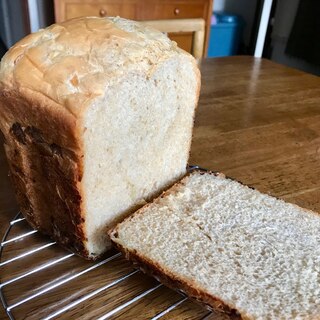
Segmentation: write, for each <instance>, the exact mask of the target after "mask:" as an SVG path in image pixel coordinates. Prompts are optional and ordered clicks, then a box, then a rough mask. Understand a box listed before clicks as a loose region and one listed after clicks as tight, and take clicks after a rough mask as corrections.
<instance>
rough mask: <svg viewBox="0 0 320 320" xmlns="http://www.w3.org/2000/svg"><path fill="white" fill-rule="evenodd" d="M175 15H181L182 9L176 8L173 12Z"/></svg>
mask: <svg viewBox="0 0 320 320" xmlns="http://www.w3.org/2000/svg"><path fill="white" fill-rule="evenodd" d="M173 13H174V15H175V16H177V15H178V14H179V13H180V9H179V8H175V9H174V10H173Z"/></svg>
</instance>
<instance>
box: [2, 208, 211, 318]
mask: <svg viewBox="0 0 320 320" xmlns="http://www.w3.org/2000/svg"><path fill="white" fill-rule="evenodd" d="M16 229H18V231H19V233H18V234H16V233H17V232H16ZM33 237H37V240H38V241H37V243H36V245H35V246H34V247H32V246H31V248H28V247H29V246H28V245H25V246H23V250H22V252H21V244H22V243H23V244H27V242H28V241H31V239H32V238H33ZM16 244H18V245H20V247H19V250H18V254H17V255H15V254H13V256H10V255H8V254H7V253H6V249H7V248H8V247H9V246H11V247H12V246H14V245H16ZM25 247H27V248H25ZM55 247H58V249H54V248H55ZM53 249H54V250H60V251H59V254H57V256H55V257H53V258H51V259H49V260H47V259H46V258H45V253H46V251H47V250H53ZM11 252H12V253H14V252H15V250H14V248H13V249H12V250H11ZM34 255H40V257H41V255H44V258H42V259H37V262H36V264H35V266H33V267H32V268H31V269H29V270H22V272H20V273H18V274H16V275H14V276H10V273H9V276H7V277H6V278H5V279H4V280H2V279H3V277H2V271H3V270H4V269H5V268H7V269H10V268H11V266H12V265H13V264H18V266H19V267H20V268H21V264H24V261H26V260H27V259H29V260H30V259H33V257H34ZM4 256H5V257H4ZM121 258H122V257H121V253H118V252H113V253H111V255H110V256H108V257H106V258H105V259H104V260H101V261H97V262H94V263H90V264H89V265H85V267H84V268H82V269H81V270H80V271H78V272H76V273H72V272H71V273H70V274H68V273H67V276H65V277H62V278H61V279H60V278H59V276H60V275H59V274H56V275H55V277H56V279H54V281H49V282H48V283H45V284H44V285H42V286H40V288H39V289H37V290H35V291H34V292H32V293H28V294H24V295H23V296H22V297H21V298H20V297H19V296H14V297H12V294H11V295H10V297H9V295H8V293H7V292H6V289H7V288H8V287H10V286H16V287H17V286H19V283H20V282H21V281H24V282H28V279H30V278H31V277H35V276H37V275H38V274H40V273H43V272H45V273H46V274H49V273H54V272H55V268H57V266H61V265H62V264H66V263H68V261H70V259H77V260H76V261H79V263H84V262H82V261H83V260H82V259H81V258H77V257H75V255H74V254H73V253H69V252H67V251H63V249H60V248H59V246H57V245H56V242H53V241H50V240H49V239H48V238H46V237H42V236H41V235H39V234H38V233H37V231H36V230H32V229H31V228H30V227H29V226H28V224H27V223H26V221H25V219H24V218H23V217H22V215H21V214H20V213H18V214H17V215H16V216H15V218H14V219H13V220H12V221H11V222H10V225H9V226H8V229H7V231H6V233H5V235H4V237H3V239H2V241H1V247H0V275H1V282H0V298H1V302H2V304H3V307H4V309H5V311H6V313H7V315H8V317H9V319H19V318H21V317H20V316H19V314H18V315H15V314H14V312H15V310H16V309H18V308H19V307H20V308H21V307H23V308H24V309H28V305H31V304H32V303H33V302H35V301H36V300H37V299H39V298H40V297H42V296H44V295H50V293H52V292H53V291H54V290H57V289H60V288H61V287H62V286H63V285H65V284H68V285H69V284H70V283H72V282H74V281H75V280H77V281H81V280H82V279H83V278H85V276H86V275H87V276H88V277H90V274H89V273H90V272H91V273H92V272H93V270H96V269H97V268H99V267H101V266H106V265H108V264H110V263H112V262H113V261H115V260H118V259H121ZM34 260H35V259H34ZM121 261H122V260H121ZM121 261H120V262H121ZM33 262H34V261H33ZM86 263H87V264H88V262H86ZM123 263H125V260H124V259H123ZM130 268H131V267H130ZM22 269H23V268H22ZM139 273H140V271H139V270H135V269H133V268H131V269H129V272H127V273H125V274H124V275H121V276H119V277H117V278H115V279H112V280H111V281H110V282H107V283H105V284H102V285H101V284H100V283H97V284H96V285H95V287H94V290H91V288H90V290H91V291H89V292H85V293H84V294H81V295H79V296H78V297H77V298H76V299H74V300H72V301H69V302H68V303H66V304H65V305H63V306H62V307H58V308H56V309H55V310H53V309H52V308H49V310H50V312H48V313H47V314H46V315H45V316H42V317H41V318H42V319H45V320H49V319H55V318H58V317H59V318H60V317H61V316H63V315H64V314H65V313H66V312H69V311H70V310H76V311H77V308H79V310H80V311H81V310H82V311H81V312H83V308H84V307H85V305H86V302H88V301H89V300H90V299H91V298H94V297H96V296H98V295H99V294H101V293H105V292H107V291H108V289H112V288H115V287H116V286H117V285H119V284H121V283H123V282H125V281H126V280H127V279H130V278H132V277H134V276H135V275H139ZM107 276H108V275H106V277H107ZM141 277H144V276H143V275H142V274H141ZM162 287H163V285H162V284H161V283H159V282H153V285H152V286H151V287H150V288H147V289H146V290H145V289H143V291H142V292H139V293H138V294H136V295H135V296H134V297H131V298H130V299H129V300H126V301H124V302H121V303H120V304H119V305H117V306H116V307H114V308H113V309H111V310H107V311H105V310H104V311H103V312H102V313H101V314H99V315H98V316H96V317H95V318H97V319H99V320H104V319H109V318H110V317H115V316H117V314H118V313H119V312H121V311H125V310H126V309H127V308H128V307H129V306H132V305H134V304H135V303H137V302H139V301H140V300H141V299H143V298H145V297H146V296H148V295H151V294H157V291H159V289H160V288H162ZM159 294H161V293H159ZM8 299H9V300H11V301H13V302H10V301H9V302H8ZM187 300H188V299H187V298H186V297H185V296H183V295H182V294H180V295H179V297H178V299H177V300H175V301H173V302H172V303H171V304H170V305H169V306H166V307H165V308H164V309H163V310H161V311H160V312H159V311H158V313H157V314H155V315H154V316H152V317H149V319H152V320H157V319H160V318H162V317H163V316H165V315H167V314H168V313H169V312H172V311H173V310H174V309H176V308H178V307H179V306H181V305H182V304H183V303H185V302H187ZM76 311H75V312H76ZM210 314H211V313H210V312H204V314H203V315H202V316H201V317H200V318H202V319H205V318H207V317H208V316H209V315H210ZM75 318H79V317H75ZM119 319H123V318H121V317H120V318H119ZM179 319H181V318H180V317H179Z"/></svg>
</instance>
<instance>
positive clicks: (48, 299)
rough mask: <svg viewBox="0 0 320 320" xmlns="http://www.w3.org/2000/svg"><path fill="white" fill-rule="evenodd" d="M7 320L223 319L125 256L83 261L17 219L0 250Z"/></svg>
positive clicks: (116, 254)
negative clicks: (136, 267)
mask: <svg viewBox="0 0 320 320" xmlns="http://www.w3.org/2000/svg"><path fill="white" fill-rule="evenodd" d="M0 276H1V280H0V297H1V301H2V304H3V307H4V309H5V311H6V313H7V315H8V317H9V319H46V320H49V319H99V320H103V319H153V320H156V319H160V318H161V319H222V318H221V317H220V316H217V315H214V314H213V313H211V312H208V310H206V309H204V308H202V307H200V306H199V305H197V304H195V303H193V302H192V301H190V300H189V299H187V298H186V297H185V296H183V295H182V294H181V293H178V292H175V291H173V290H170V289H168V288H166V287H164V286H163V285H162V284H161V283H159V282H157V281H156V280H155V279H153V278H150V277H148V276H146V275H144V274H143V273H141V272H140V271H139V270H136V269H133V267H132V266H131V264H130V263H128V262H127V261H126V260H125V259H124V258H123V256H122V255H121V253H119V252H116V251H112V252H110V254H109V255H107V256H106V257H105V258H104V259H103V260H100V261H96V262H89V261H85V260H83V259H82V258H79V257H77V256H76V255H75V254H73V253H70V252H68V251H65V250H64V249H62V248H60V247H59V246H58V245H57V244H56V242H53V241H51V240H50V239H49V238H47V237H45V236H42V235H40V234H39V233H38V232H37V231H36V230H33V229H31V227H30V226H29V225H28V223H27V222H26V221H25V219H24V218H23V216H22V215H21V214H20V213H19V214H17V215H16V217H15V218H14V219H13V220H12V221H11V222H10V225H8V228H7V231H6V233H5V235H4V237H3V239H2V242H1V247H0Z"/></svg>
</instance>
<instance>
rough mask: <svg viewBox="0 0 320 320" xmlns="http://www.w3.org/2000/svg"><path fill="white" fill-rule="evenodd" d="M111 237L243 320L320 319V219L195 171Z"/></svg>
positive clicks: (165, 276)
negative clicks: (238, 315)
mask: <svg viewBox="0 0 320 320" xmlns="http://www.w3.org/2000/svg"><path fill="white" fill-rule="evenodd" d="M110 235H111V240H112V241H113V242H114V244H115V245H116V246H117V247H118V248H119V249H120V250H121V251H122V252H124V254H125V255H126V257H127V258H129V259H131V260H133V261H136V262H138V264H140V265H141V266H142V269H145V270H146V272H148V273H151V274H153V275H154V276H156V277H157V278H158V279H159V280H160V281H162V282H164V283H165V284H167V285H168V286H170V287H173V288H176V289H180V290H182V291H184V292H185V293H187V294H188V295H189V296H190V297H192V298H195V299H197V300H200V301H202V302H204V303H205V304H207V305H209V306H210V307H212V308H213V309H215V310H220V311H224V312H228V313H233V314H235V313H238V314H240V316H241V317H242V319H264V320H265V319H320V216H319V215H318V214H316V213H314V212H312V211H308V210H305V209H302V208H300V207H298V206H296V205H293V204H290V203H286V202H284V201H282V200H279V199H276V198H274V197H271V196H269V195H265V194H262V193H260V192H258V191H256V190H253V189H251V188H249V187H247V186H244V185H242V184H240V183H238V182H236V181H233V180H231V179H228V178H226V177H225V176H224V175H222V174H214V173H204V172H199V171H197V172H194V173H192V174H190V175H188V176H186V177H184V178H183V179H182V180H181V181H180V182H179V183H177V184H175V185H174V186H173V187H172V188H170V189H169V190H168V191H167V192H165V193H164V194H163V195H162V196H160V197H158V198H157V199H155V200H154V201H153V202H152V203H150V204H148V205H146V206H144V207H143V208H141V209H140V210H138V211H137V212H136V213H135V214H133V215H132V216H130V217H129V218H127V219H126V220H125V221H123V222H122V223H120V224H118V225H117V226H116V227H115V228H114V229H113V230H112V231H111V232H110Z"/></svg>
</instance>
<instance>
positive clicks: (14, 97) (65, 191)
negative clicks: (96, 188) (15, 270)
mask: <svg viewBox="0 0 320 320" xmlns="http://www.w3.org/2000/svg"><path fill="white" fill-rule="evenodd" d="M0 95H1V96H0V101H1V102H0V103H1V108H0V116H1V118H2V121H0V129H1V131H2V132H3V135H4V137H5V144H4V146H5V152H6V156H7V159H8V164H9V170H10V176H11V180H12V183H13V187H14V189H15V193H16V197H17V201H18V203H19V205H20V208H21V211H22V214H23V215H24V217H25V218H26V220H27V221H28V222H29V223H30V224H31V225H32V226H33V227H34V228H35V229H37V230H39V231H41V232H42V233H44V234H47V235H49V236H50V237H52V238H53V239H54V240H55V241H57V242H58V243H59V244H61V245H62V246H63V247H65V248H67V249H71V250H72V251H73V252H75V253H76V254H78V255H81V256H84V257H87V258H88V251H87V250H86V248H85V230H84V222H85V216H84V215H83V212H84V211H83V210H82V206H83V201H82V198H83V197H82V191H81V183H80V182H81V179H82V173H83V164H82V156H81V146H80V145H79V142H80V139H78V134H79V133H78V132H77V126H76V121H75V119H74V118H73V117H72V116H71V115H70V113H67V114H66V113H65V112H64V111H63V109H61V108H57V107H56V106H55V105H54V102H53V101H51V100H48V99H47V97H44V96H43V95H41V94H40V93H39V92H32V91H31V90H29V89H26V88H19V91H18V90H6V89H5V88H4V89H3V90H1V93H0ZM39 104H40V105H41V107H39ZM22 110H28V112H26V113H24V112H23V111H22Z"/></svg>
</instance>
